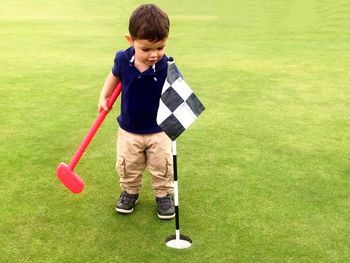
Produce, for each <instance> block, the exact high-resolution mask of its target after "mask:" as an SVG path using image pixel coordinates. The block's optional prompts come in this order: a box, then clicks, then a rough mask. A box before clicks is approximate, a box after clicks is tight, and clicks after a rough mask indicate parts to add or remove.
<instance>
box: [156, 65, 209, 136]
mask: <svg viewBox="0 0 350 263" xmlns="http://www.w3.org/2000/svg"><path fill="white" fill-rule="evenodd" d="M178 72H179V71H178V70H177V68H176V65H175V63H174V62H173V61H169V62H168V73H167V79H166V80H165V82H164V86H163V90H162V95H161V98H160V101H159V109H158V113H157V123H158V125H159V126H160V128H161V129H162V130H163V131H164V132H165V133H166V134H167V135H168V136H169V137H170V139H171V140H173V141H175V140H176V138H177V137H179V136H180V134H181V133H182V132H183V131H185V129H187V128H188V127H189V126H190V125H191V124H192V122H194V121H195V120H196V119H197V117H198V116H199V114H200V113H201V112H202V111H203V110H204V106H203V104H202V103H201V102H200V101H199V99H198V98H197V96H196V95H195V94H194V93H193V91H192V90H191V88H190V87H189V86H188V85H187V83H186V82H185V81H184V80H183V79H182V77H181V76H180V74H179V73H178Z"/></svg>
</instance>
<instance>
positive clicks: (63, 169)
mask: <svg viewBox="0 0 350 263" xmlns="http://www.w3.org/2000/svg"><path fill="white" fill-rule="evenodd" d="M56 174H57V177H58V179H60V181H61V182H62V183H63V184H64V185H65V186H66V187H67V188H68V189H69V190H71V191H72V192H73V193H76V194H78V193H80V192H81V191H83V189H84V182H83V180H81V178H80V177H79V176H78V175H77V174H76V173H74V171H72V169H71V168H70V167H69V166H68V165H66V164H65V163H60V164H59V165H58V167H57V171H56Z"/></svg>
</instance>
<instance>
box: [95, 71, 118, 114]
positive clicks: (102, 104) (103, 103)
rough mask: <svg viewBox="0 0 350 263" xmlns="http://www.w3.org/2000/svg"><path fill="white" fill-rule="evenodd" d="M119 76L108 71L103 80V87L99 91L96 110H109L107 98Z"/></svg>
mask: <svg viewBox="0 0 350 263" xmlns="http://www.w3.org/2000/svg"><path fill="white" fill-rule="evenodd" d="M118 80H119V78H118V77H116V76H114V75H113V73H112V72H110V73H109V74H108V76H107V78H106V80H105V83H104V85H103V88H102V90H101V93H100V98H99V100H98V111H99V112H100V111H101V110H105V111H109V110H110V109H108V107H107V100H108V98H109V96H110V95H111V94H112V92H113V90H114V89H115V88H116V86H117V83H118Z"/></svg>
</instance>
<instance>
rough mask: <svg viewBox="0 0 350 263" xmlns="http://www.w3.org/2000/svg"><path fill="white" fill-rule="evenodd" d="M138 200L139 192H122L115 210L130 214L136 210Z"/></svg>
mask: <svg viewBox="0 0 350 263" xmlns="http://www.w3.org/2000/svg"><path fill="white" fill-rule="evenodd" d="M138 201H139V194H128V193H127V192H125V191H123V192H122V193H121V194H120V197H119V200H118V202H117V205H116V208H115V210H116V211H117V212H119V213H122V214H130V213H132V211H134V207H135V205H136V203H137V202H138Z"/></svg>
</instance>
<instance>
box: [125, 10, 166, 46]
mask: <svg viewBox="0 0 350 263" xmlns="http://www.w3.org/2000/svg"><path fill="white" fill-rule="evenodd" d="M169 27H170V21H169V18H168V15H167V14H166V13H165V12H164V11H163V10H162V9H160V8H159V7H158V6H156V5H154V4H144V5H141V6H139V7H138V8H137V9H136V10H135V11H134V12H133V13H132V14H131V16H130V19H129V33H130V35H131V37H132V38H133V39H147V40H149V41H152V42H157V41H160V40H163V39H166V38H167V37H168V34H169Z"/></svg>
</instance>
